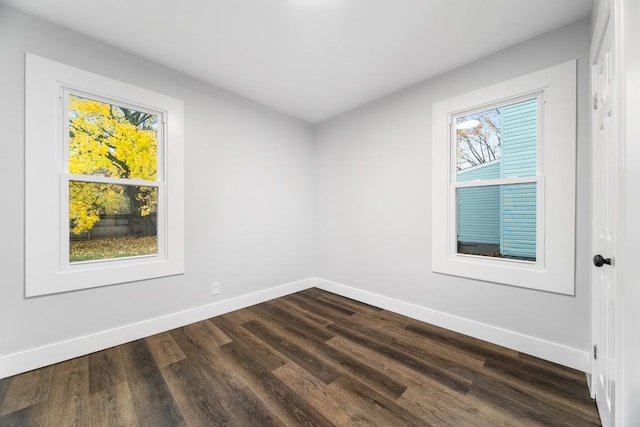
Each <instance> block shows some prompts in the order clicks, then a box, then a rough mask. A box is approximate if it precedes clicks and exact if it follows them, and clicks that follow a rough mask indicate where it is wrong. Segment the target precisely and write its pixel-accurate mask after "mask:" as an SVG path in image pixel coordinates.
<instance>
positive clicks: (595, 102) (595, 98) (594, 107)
mask: <svg viewBox="0 0 640 427" xmlns="http://www.w3.org/2000/svg"><path fill="white" fill-rule="evenodd" d="M593 109H594V110H597V109H598V94H597V93H594V94H593Z"/></svg>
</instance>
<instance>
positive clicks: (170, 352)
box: [0, 289, 600, 427]
mask: <svg viewBox="0 0 640 427" xmlns="http://www.w3.org/2000/svg"><path fill="white" fill-rule="evenodd" d="M227 425H228V426H298V425H303V426H385V427H387V426H430V425H433V426H592V425H600V420H599V418H598V415H597V410H596V407H595V405H594V402H593V401H592V400H591V399H590V397H589V394H588V390H587V384H586V379H585V375H584V373H582V372H578V371H575V370H572V369H568V368H565V367H562V366H559V365H555V364H553V363H549V362H545V361H542V360H540V359H536V358H534V357H531V356H527V355H524V354H520V353H518V352H515V351H512V350H509V349H505V348H502V347H499V346H496V345H493V344H489V343H487V342H483V341H480V340H477V339H474V338H470V337H467V336H464V335H460V334H457V333H454V332H451V331H447V330H445V329H441V328H438V327H435V326H432V325H429V324H426V323H422V322H418V321H416V320H412V319H409V318H407V317H404V316H400V315H398V314H394V313H392V312H389V311H385V310H381V309H378V308H376V307H372V306H369V305H366V304H362V303H359V302H356V301H353V300H349V299H346V298H343V297H340V296H337V295H334V294H331V293H328V292H324V291H321V290H318V289H309V290H306V291H303V292H299V293H296V294H293V295H289V296H286V297H283V298H279V299H276V300H273V301H269V302H266V303H263V304H259V305H256V306H253V307H249V308H246V309H243V310H239V311H236V312H233V313H229V314H225V315H222V316H218V317H214V318H212V319H208V320H206V321H202V322H198V323H195V324H192V325H189V326H185V327H183V328H178V329H174V330H172V331H169V332H165V333H162V334H158V335H154V336H151V337H149V338H146V339H143V340H138V341H134V342H131V343H128V344H124V345H121V346H118V347H114V348H110V349H107V350H104V351H100V352H97V353H94V354H90V355H87V356H83V357H79V358H77V359H73V360H69V361H66V362H63V363H59V364H56V365H53V366H48V367H45V368H42V369H37V370H35V371H31V372H27V373H25V374H21V375H17V376H14V377H11V378H7V379H3V380H0V426H56V427H58V426H153V427H158V426H227Z"/></svg>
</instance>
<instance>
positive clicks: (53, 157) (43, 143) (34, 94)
mask: <svg viewBox="0 0 640 427" xmlns="http://www.w3.org/2000/svg"><path fill="white" fill-rule="evenodd" d="M25 81H26V87H25V193H26V194H25V294H26V296H27V297H32V296H37V295H46V294H52V293H58V292H66V291H73V290H79V289H87V288H94V287H98V286H105V285H113V284H118V283H126V282H134V281H140V280H146V279H151V278H157V277H164V276H171V275H177V274H182V273H184V148H183V144H184V141H183V116H184V115H183V110H184V107H183V102H182V101H180V100H178V99H175V98H171V97H169V96H166V95H162V94H159V93H156V92H152V91H149V90H146V89H143V88H140V87H137V86H133V85H130V84H127V83H123V82H120V81H117V80H114V79H110V78H108V77H104V76H101V75H98V74H94V73H91V72H88V71H84V70H81V69H78V68H75V67H71V66H68V65H65V64H61V63H59V62H55V61H51V60H49V59H45V58H42V57H39V56H36V55H32V54H29V53H27V54H26V74H25ZM68 89H71V91H72V92H74V93H76V92H80V93H84V94H93V95H96V96H97V97H101V98H103V99H107V100H114V101H117V102H120V103H125V105H130V106H140V107H143V108H145V109H148V110H151V111H157V112H158V113H159V114H160V116H161V118H163V120H164V124H163V125H162V126H164V127H163V129H162V131H163V132H164V138H163V147H159V152H160V150H162V151H163V154H164V156H160V158H159V159H160V160H162V161H163V164H161V165H158V166H159V167H158V171H159V174H160V173H162V175H163V176H162V178H160V179H159V180H158V181H159V182H156V183H153V184H152V185H153V186H158V187H164V188H163V190H164V191H159V195H158V197H159V200H158V210H159V211H158V217H159V220H158V227H159V234H160V235H162V237H161V238H160V237H159V239H158V244H159V245H158V254H157V255H151V256H142V257H132V258H124V259H109V260H101V261H96V262H87V263H84V262H83V263H77V264H76V263H73V264H70V263H69V262H68V247H69V245H68V239H69V229H68V227H69V225H68V223H69V221H68V210H67V203H68V202H64V201H66V200H68V181H69V179H74V177H75V176H74V175H70V174H69V173H68V170H67V169H66V162H65V156H66V154H65V150H64V147H65V142H66V139H65V132H68V128H67V127H66V126H65V123H64V117H65V111H64V108H65V102H64V98H65V97H64V96H63V95H64V93H65V91H67V90H68ZM80 178H81V180H84V181H100V178H95V179H93V178H92V177H89V176H84V175H83V176H82V177H80ZM125 181H126V182H124V183H125V184H126V185H138V184H141V185H148V184H149V183H148V182H146V181H143V180H125ZM161 197H164V198H165V200H160V198H161ZM163 206H164V209H163V208H162V207H163ZM160 210H162V212H160ZM65 250H66V252H65Z"/></svg>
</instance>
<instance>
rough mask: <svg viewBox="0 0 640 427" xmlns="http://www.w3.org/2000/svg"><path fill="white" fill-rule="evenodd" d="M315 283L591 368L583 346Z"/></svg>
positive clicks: (524, 350) (323, 282) (570, 364)
mask: <svg viewBox="0 0 640 427" xmlns="http://www.w3.org/2000/svg"><path fill="white" fill-rule="evenodd" d="M315 286H316V287H318V288H320V289H323V290H325V291H329V292H333V293H336V294H338V295H342V296H344V297H347V298H352V299H354V300H357V301H361V302H364V303H367V304H371V305H373V306H376V307H379V308H383V309H385V310H390V311H393V312H394V313H398V314H402V315H404V316H407V317H411V318H413V319H416V320H420V321H422V322H426V323H431V324H433V325H436V326H440V327H443V328H446V329H450V330H452V331H455V332H459V333H461V334H465V335H469V336H472V337H474V338H478V339H481V340H484V341H489V342H491V343H494V344H498V345H501V346H503V347H507V348H510V349H512V350H516V351H519V352H521V353H526V354H529V355H531V356H535V357H539V358H541V359H544V360H548V361H551V362H554V363H558V364H560V365H563V366H568V367H570V368H573V369H577V370H580V371H582V372H589V370H588V368H589V366H588V363H589V360H590V359H589V354H588V352H586V351H583V350H579V349H576V348H572V347H568V346H566V345H562V344H557V343H554V342H551V341H546V340H543V339H540V338H536V337H532V336H529V335H524V334H521V333H518V332H514V331H510V330H508V329H503V328H499V327H496V326H491V325H487V324H485V323H480V322H476V321H474V320H470V319H465V318H463V317H458V316H454V315H452V314H447V313H443V312H441V311H437V310H432V309H430V308H426V307H422V306H419V305H416V304H412V303H410V302H406V301H401V300H397V299H394V298H390V297H387V296H384V295H380V294H376V293H372V292H368V291H364V290H362V289H358V288H354V287H351V286H347V285H343V284H341V283H336V282H332V281H329V280H324V279H320V278H316V280H315Z"/></svg>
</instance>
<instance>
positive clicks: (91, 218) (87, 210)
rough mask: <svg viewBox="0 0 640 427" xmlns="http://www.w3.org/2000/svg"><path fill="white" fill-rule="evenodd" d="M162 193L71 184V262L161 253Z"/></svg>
mask: <svg viewBox="0 0 640 427" xmlns="http://www.w3.org/2000/svg"><path fill="white" fill-rule="evenodd" d="M157 204H158V189H157V188H156V187H142V186H134V185H118V184H98V183H91V182H80V181H70V182H69V262H72V263H73V262H79V261H93V260H104V259H112V258H122V257H131V256H139V255H151V254H157V253H158V243H157V230H156V227H157V212H156V206H157Z"/></svg>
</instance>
